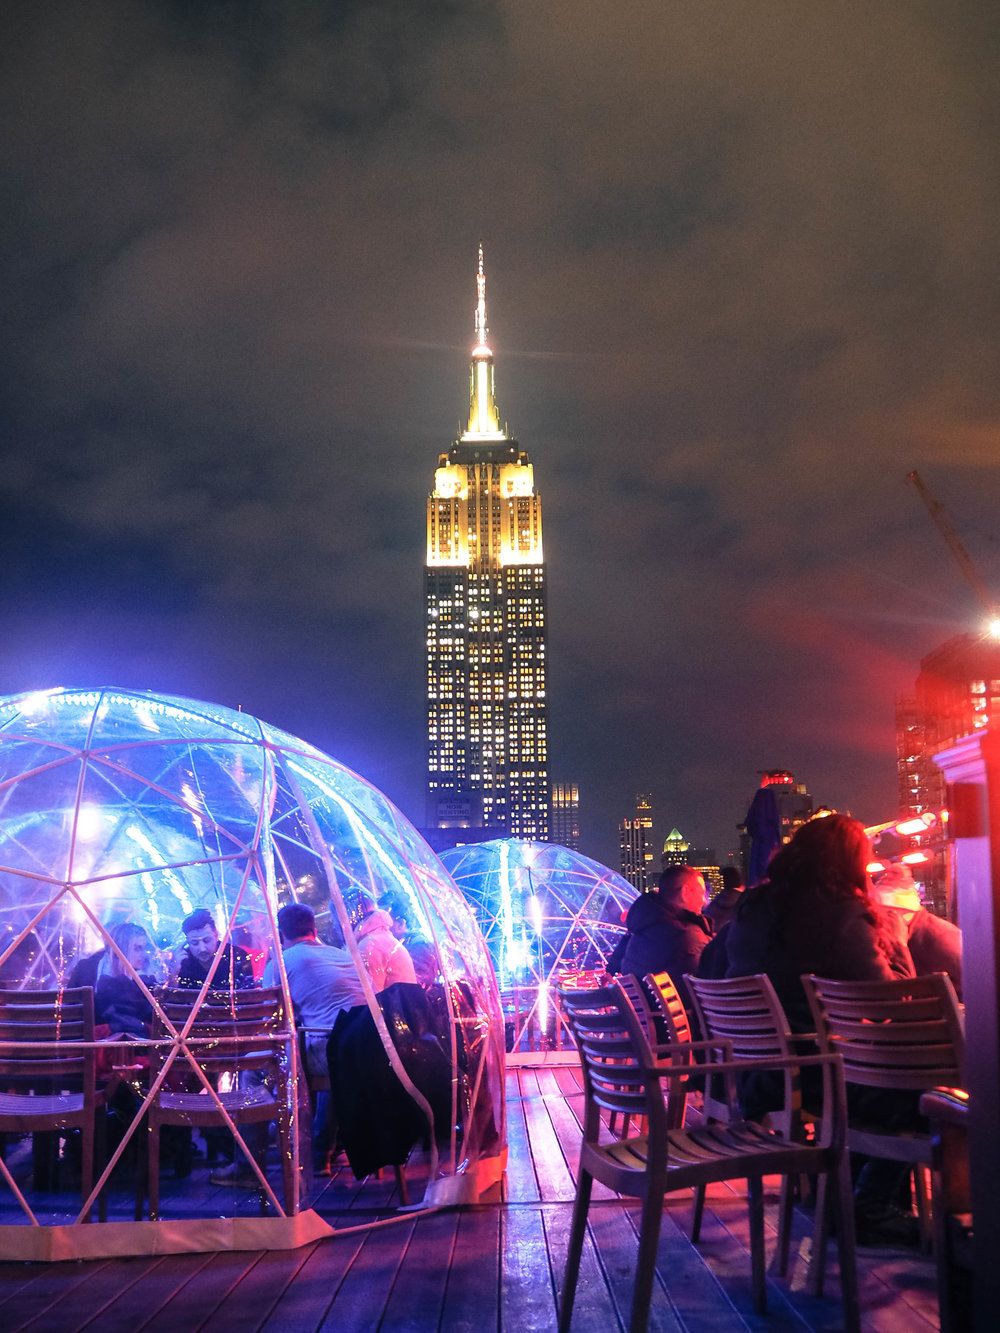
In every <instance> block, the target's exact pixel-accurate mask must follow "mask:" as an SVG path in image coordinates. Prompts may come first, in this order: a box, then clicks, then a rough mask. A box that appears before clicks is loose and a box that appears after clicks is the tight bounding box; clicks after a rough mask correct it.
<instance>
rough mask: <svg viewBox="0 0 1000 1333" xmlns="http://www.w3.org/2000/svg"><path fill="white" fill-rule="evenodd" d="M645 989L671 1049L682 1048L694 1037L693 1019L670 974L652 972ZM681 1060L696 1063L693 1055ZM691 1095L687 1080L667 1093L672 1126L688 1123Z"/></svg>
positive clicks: (645, 978)
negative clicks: (689, 1015) (673, 1047)
mask: <svg viewBox="0 0 1000 1333" xmlns="http://www.w3.org/2000/svg"><path fill="white" fill-rule="evenodd" d="M643 990H644V993H645V994H646V995H648V996H649V997H650V1000H651V1002H652V1010H653V1013H654V1014H655V1015H656V1019H657V1021H658V1023H659V1029H660V1032H661V1033H662V1035H664V1036H665V1037H666V1039H667V1046H668V1047H670V1046H679V1045H683V1044H684V1043H685V1042H689V1041H691V1040H692V1039H693V1037H694V1033H693V1032H692V1030H691V1020H690V1019H689V1018H688V1012H687V1010H686V1009H685V1008H684V1001H683V1000H682V999H681V996H680V992H679V991H678V989H677V987H676V986H675V985H674V983H673V980H672V978H671V976H670V974H669V972H648V973H647V974H646V976H645V977H643ZM661 1052H662V1048H661ZM668 1054H669V1052H668ZM677 1061H678V1063H683V1064H686V1065H689V1064H691V1063H692V1061H691V1057H690V1056H689V1055H683V1056H678V1057H677ZM687 1092H688V1080H687V1079H686V1078H685V1079H682V1080H679V1081H677V1082H675V1083H672V1084H671V1086H670V1091H669V1092H668V1093H667V1115H668V1117H669V1119H670V1124H671V1126H672V1127H676V1126H679V1125H683V1123H684V1113H685V1110H686V1108H687Z"/></svg>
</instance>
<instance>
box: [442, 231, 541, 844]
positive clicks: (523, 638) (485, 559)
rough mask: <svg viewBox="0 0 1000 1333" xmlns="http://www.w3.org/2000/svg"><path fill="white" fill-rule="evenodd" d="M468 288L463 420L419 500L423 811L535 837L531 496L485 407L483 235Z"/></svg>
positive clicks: (450, 824) (534, 505) (537, 771)
mask: <svg viewBox="0 0 1000 1333" xmlns="http://www.w3.org/2000/svg"><path fill="white" fill-rule="evenodd" d="M477 295H478V303H477V306H476V343H475V346H474V347H473V349H472V366H471V375H470V390H469V418H468V426H467V428H466V429H465V430H464V431H463V432H462V433H461V434H460V435H459V437H458V439H456V440H455V441H454V443H453V444H452V446H451V448H450V449H449V450H448V451H447V452H446V453H442V454H441V455H439V457H438V464H437V469H436V471H435V473H434V489H433V490H432V491H431V494H430V496H429V497H428V500H427V560H426V567H425V571H424V594H425V608H426V614H427V620H426V667H427V819H426V822H427V824H428V825H430V826H431V827H437V828H452V829H456V828H483V829H490V830H491V831H492V832H493V836H494V837H502V836H504V835H505V834H509V835H511V836H512V837H517V838H533V839H537V840H538V841H540V842H546V841H548V838H549V777H548V754H547V746H548V740H547V735H548V699H547V691H546V676H547V669H548V661H547V653H546V633H547V631H546V607H545V563H544V558H543V555H542V502H541V498H540V497H539V494H538V491H537V489H536V488H535V474H534V468H533V465H532V463H531V459H530V457H529V455H528V454H527V453H526V452H525V451H524V450H523V449H521V448H520V446H519V445H518V443H517V441H516V440H515V439H512V438H511V436H510V435H509V434H508V432H507V428H506V426H505V425H504V424H503V423H502V422H501V419H500V414H499V411H498V408H497V402H496V395H495V392H494V380H493V352H492V350H491V348H490V346H489V343H488V342H487V327H486V277H485V273H484V269H483V251H482V246H480V248H479V272H478V275H477Z"/></svg>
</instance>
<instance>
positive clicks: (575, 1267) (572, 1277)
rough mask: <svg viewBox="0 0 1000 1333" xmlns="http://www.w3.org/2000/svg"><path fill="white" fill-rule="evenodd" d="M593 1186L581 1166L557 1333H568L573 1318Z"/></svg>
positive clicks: (591, 1180)
mask: <svg viewBox="0 0 1000 1333" xmlns="http://www.w3.org/2000/svg"><path fill="white" fill-rule="evenodd" d="M593 1184H594V1178H593V1176H591V1174H590V1173H589V1171H585V1170H584V1168H583V1166H581V1167H580V1172H579V1176H578V1178H577V1182H576V1199H575V1200H574V1203H573V1223H572V1226H571V1227H570V1233H569V1250H568V1252H567V1254H566V1276H565V1277H564V1278H563V1289H562V1301H561V1302H560V1309H559V1333H569V1326H570V1322H571V1321H572V1318H573V1298H574V1297H575V1296H576V1283H577V1279H578V1278H579V1276H580V1256H581V1255H582V1254H583V1238H584V1235H585V1234H586V1231H587V1211H588V1209H589V1208H590V1192H591V1189H592V1187H593Z"/></svg>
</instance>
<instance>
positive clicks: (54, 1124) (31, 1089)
mask: <svg viewBox="0 0 1000 1333" xmlns="http://www.w3.org/2000/svg"><path fill="white" fill-rule="evenodd" d="M93 1040H94V992H93V990H92V989H91V988H90V987H89V986H83V987H80V988H78V989H75V990H63V991H10V990H3V991H0V1133H3V1134H8V1133H10V1134H29V1133H30V1134H36V1133H53V1132H57V1131H59V1130H63V1129H78V1130H79V1131H80V1144H81V1153H80V1198H81V1204H84V1203H86V1201H87V1199H88V1198H89V1197H90V1192H91V1190H92V1189H93V1185H94V1161H95V1148H96V1155H97V1157H98V1158H99V1159H103V1149H104V1107H105V1098H104V1093H103V1091H102V1090H101V1089H99V1088H98V1087H97V1078H96V1066H97V1051H96V1049H95V1048H94V1046H93V1045H91V1046H90V1047H89V1048H86V1049H81V1047H80V1046H77V1045H75V1043H81V1044H83V1043H87V1042H90V1043H92V1042H93ZM63 1043H66V1046H67V1047H68V1046H69V1044H70V1043H73V1044H74V1045H73V1047H72V1049H66V1048H63V1049H60V1047H61V1046H62V1045H63ZM102 1209H103V1197H102ZM102 1216H103V1212H102ZM84 1220H87V1221H89V1214H88V1217H87V1218H86V1219H84Z"/></svg>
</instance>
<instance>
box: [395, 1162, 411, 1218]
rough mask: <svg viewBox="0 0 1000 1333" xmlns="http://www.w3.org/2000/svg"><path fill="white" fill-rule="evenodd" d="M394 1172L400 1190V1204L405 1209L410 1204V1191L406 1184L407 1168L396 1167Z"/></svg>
mask: <svg viewBox="0 0 1000 1333" xmlns="http://www.w3.org/2000/svg"><path fill="white" fill-rule="evenodd" d="M392 1170H393V1174H394V1175H395V1177H396V1188H397V1189H398V1190H399V1202H400V1203H401V1204H402V1206H403V1207H404V1208H405V1207H407V1205H408V1204H409V1202H410V1190H409V1186H408V1185H407V1183H406V1168H405V1167H402V1166H394V1167H393V1168H392Z"/></svg>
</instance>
